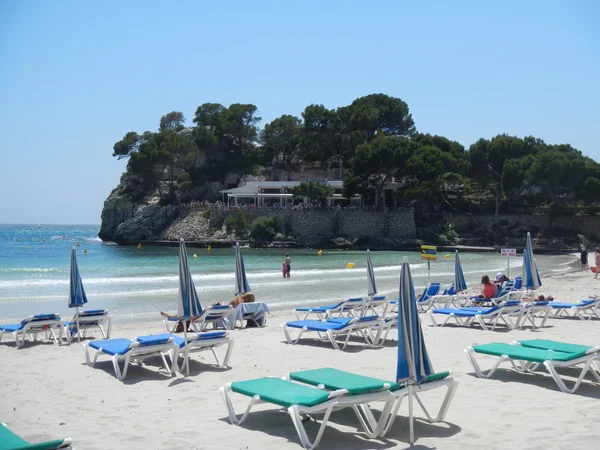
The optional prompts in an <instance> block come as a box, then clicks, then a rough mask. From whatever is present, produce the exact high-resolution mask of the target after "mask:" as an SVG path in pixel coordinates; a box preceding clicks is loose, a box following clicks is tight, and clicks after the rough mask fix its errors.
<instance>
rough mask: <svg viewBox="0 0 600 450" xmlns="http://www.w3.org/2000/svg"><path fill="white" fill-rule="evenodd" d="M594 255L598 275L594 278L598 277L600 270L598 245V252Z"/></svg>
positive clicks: (598, 248)
mask: <svg viewBox="0 0 600 450" xmlns="http://www.w3.org/2000/svg"><path fill="white" fill-rule="evenodd" d="M594 256H595V260H596V275H595V276H594V278H596V279H598V270H600V247H596V254H595V255H594Z"/></svg>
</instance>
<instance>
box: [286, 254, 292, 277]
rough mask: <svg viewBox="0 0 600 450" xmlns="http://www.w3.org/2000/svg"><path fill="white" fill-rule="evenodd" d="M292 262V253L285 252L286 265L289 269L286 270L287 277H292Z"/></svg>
mask: <svg viewBox="0 0 600 450" xmlns="http://www.w3.org/2000/svg"><path fill="white" fill-rule="evenodd" d="M291 264H292V259H291V258H290V254H289V253H286V254H285V265H286V268H287V270H286V272H285V277H286V278H289V277H290V270H292V266H291Z"/></svg>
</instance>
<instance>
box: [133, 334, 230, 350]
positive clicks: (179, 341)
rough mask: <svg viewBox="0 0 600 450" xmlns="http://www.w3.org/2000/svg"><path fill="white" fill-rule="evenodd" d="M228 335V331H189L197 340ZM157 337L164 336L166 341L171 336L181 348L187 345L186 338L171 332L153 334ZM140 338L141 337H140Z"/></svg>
mask: <svg viewBox="0 0 600 450" xmlns="http://www.w3.org/2000/svg"><path fill="white" fill-rule="evenodd" d="M226 335H227V331H208V332H206V333H188V337H189V336H198V337H197V338H196V340H197V341H209V340H211V339H220V338H223V337H225V336H226ZM153 337H155V338H162V339H164V340H165V341H166V340H167V339H169V338H170V337H172V338H173V342H174V343H175V344H177V345H178V346H179V348H183V347H184V346H185V340H184V339H183V338H182V337H180V336H175V335H173V334H169V333H163V334H155V335H153ZM138 340H139V339H138Z"/></svg>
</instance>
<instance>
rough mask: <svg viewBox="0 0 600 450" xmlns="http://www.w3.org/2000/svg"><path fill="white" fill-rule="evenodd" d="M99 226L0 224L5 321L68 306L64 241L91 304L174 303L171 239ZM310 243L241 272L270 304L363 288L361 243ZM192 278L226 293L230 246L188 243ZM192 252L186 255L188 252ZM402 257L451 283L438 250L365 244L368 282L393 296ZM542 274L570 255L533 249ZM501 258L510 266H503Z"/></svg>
mask: <svg viewBox="0 0 600 450" xmlns="http://www.w3.org/2000/svg"><path fill="white" fill-rule="evenodd" d="M99 228H100V227H99V226H98V225H0V321H1V322H11V321H15V320H19V319H22V318H23V317H25V316H27V315H31V314H39V313H48V312H52V313H54V312H57V313H61V314H62V315H63V316H64V317H67V316H69V315H72V313H73V311H72V310H69V308H68V306H67V297H68V292H69V267H70V252H71V248H75V249H76V250H77V261H78V265H79V270H80V273H81V277H82V280H83V284H84V287H85V290H86V293H87V297H88V301H89V302H88V305H87V306H88V307H89V308H90V309H97V308H107V309H109V310H110V311H111V312H112V314H113V317H114V319H115V320H116V321H117V322H119V321H123V322H124V321H147V320H153V319H157V318H158V312H159V311H169V312H174V311H175V310H176V302H177V296H178V270H179V266H178V251H179V250H178V247H177V246H173V247H167V246H154V245H142V246H120V245H116V244H112V243H105V242H102V241H101V240H100V239H99V238H98V231H99ZM318 250H319V249H290V250H281V249H251V248H244V249H243V250H242V252H243V256H244V263H245V267H246V274H247V278H248V281H249V283H250V286H251V288H252V292H253V293H254V294H255V295H256V297H257V301H262V302H265V303H267V304H268V305H269V306H270V308H271V309H272V310H291V309H292V308H294V307H296V306H298V305H317V304H324V305H326V304H331V303H332V302H333V303H335V302H337V301H339V300H340V299H345V298H349V297H357V296H366V295H367V275H366V258H365V252H364V251H332V250H323V251H322V253H320V254H319V252H318ZM286 251H288V252H289V253H290V257H291V267H292V270H291V277H290V278H287V279H284V278H283V274H282V270H281V268H282V262H283V261H284V258H285V252H286ZM188 253H189V257H190V258H189V264H190V269H191V271H192V277H193V279H194V283H195V285H196V289H197V291H198V294H199V297H200V301H201V303H202V304H203V305H209V304H211V303H213V302H228V301H230V300H231V299H233V297H234V292H235V288H234V267H235V250H234V249H233V248H214V249H210V250H208V249H207V248H194V247H188ZM194 255H195V257H194ZM405 257H406V258H408V261H409V262H410V263H411V272H412V276H413V282H414V285H415V289H416V290H417V291H418V290H421V289H422V288H423V287H424V286H425V285H426V284H427V282H428V281H440V282H442V283H451V282H452V281H453V278H454V255H453V254H449V253H447V252H439V253H438V255H437V257H438V259H437V261H433V262H431V266H430V270H428V264H427V262H426V261H421V259H420V254H419V253H418V252H403V251H401V252H397V251H377V252H371V258H372V261H373V265H374V273H375V279H376V284H377V289H378V292H379V293H380V294H386V295H388V297H390V298H396V297H397V294H398V287H399V279H400V264H401V263H402V261H403V260H404V258H405ZM460 260H461V263H462V267H463V271H464V274H465V278H466V281H467V283H468V285H469V286H478V285H479V282H480V279H481V276H482V275H485V274H487V275H489V276H490V278H491V277H493V276H495V274H496V273H497V272H504V273H507V272H508V271H509V270H510V271H509V273H508V275H509V276H510V277H513V276H515V275H518V274H520V273H521V271H522V257H515V258H511V260H510V261H508V259H507V258H506V257H502V256H500V254H498V253H469V252H461V254H460ZM536 261H537V264H538V269H539V271H540V274H541V276H542V280H543V278H544V277H547V276H551V275H553V274H558V273H562V272H567V271H570V270H573V267H574V265H575V263H576V261H577V257H576V256H575V255H555V256H552V255H536ZM507 263H510V269H508V267H507Z"/></svg>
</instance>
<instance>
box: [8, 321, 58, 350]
mask: <svg viewBox="0 0 600 450" xmlns="http://www.w3.org/2000/svg"><path fill="white" fill-rule="evenodd" d="M54 330H58V338H57V337H56V334H55V333H54ZM4 333H12V334H13V336H14V338H15V344H16V346H17V348H21V347H23V344H24V343H25V338H26V336H27V335H29V337H30V339H32V340H33V341H36V340H37V336H38V334H43V335H44V338H45V339H46V340H47V339H48V338H49V337H50V336H51V337H52V340H53V341H54V342H55V343H57V344H59V345H60V344H61V342H62V333H63V322H62V320H61V318H60V314H38V315H35V316H29V317H26V318H25V319H23V320H22V321H21V323H16V324H11V325H0V341H1V340H2V337H3V336H4Z"/></svg>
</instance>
